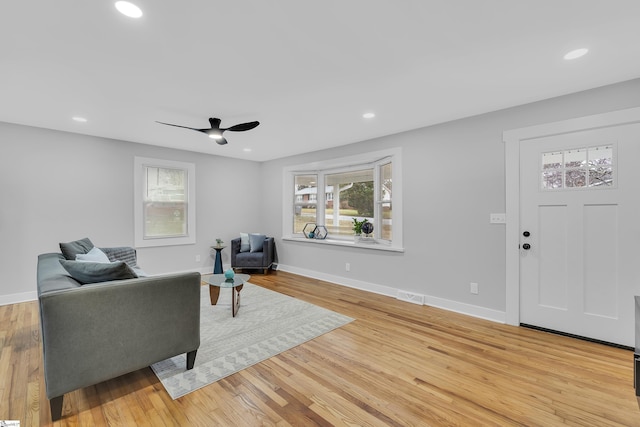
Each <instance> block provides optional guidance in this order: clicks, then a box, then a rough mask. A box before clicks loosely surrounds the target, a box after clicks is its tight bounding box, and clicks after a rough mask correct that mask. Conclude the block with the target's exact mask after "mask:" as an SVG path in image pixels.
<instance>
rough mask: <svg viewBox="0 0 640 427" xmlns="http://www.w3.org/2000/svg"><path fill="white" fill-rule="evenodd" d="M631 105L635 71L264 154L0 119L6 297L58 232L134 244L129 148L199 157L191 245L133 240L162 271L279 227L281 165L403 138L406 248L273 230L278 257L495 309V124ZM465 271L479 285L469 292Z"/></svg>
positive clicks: (500, 251) (637, 84) (500, 232)
mask: <svg viewBox="0 0 640 427" xmlns="http://www.w3.org/2000/svg"><path fill="white" fill-rule="evenodd" d="M434 102H435V101H434ZM637 106H640V79H636V80H632V81H629V82H624V83H620V84H617V85H612V86H608V87H603V88H599V89H594V90H591V91H586V92H581V93H577V94H572V95H567V96H564V97H560V98H555V99H551V100H547V101H542V102H537V103H533V104H528V105H524V106H521V107H516V108H510V109H507V110H503V111H498V112H494V113H489V114H485V115H481V116H476V117H471V118H468V119H463V120H458V121H454V122H450V123H444V124H441V125H437V126H432V127H428V128H424V129H418V130H415V131H411V132H405V133H402V134H398V135H392V136H388V137H384V138H378V139H375V140H370V141H364V142H360V143H357V144H351V145H348V146H344V147H339V148H334V149H329V150H323V151H320V152H315V153H309V154H306V155H300V156H294V157H290V158H285V159H279V160H274V161H270V162H265V163H262V164H260V163H254V162H249V161H241V160H234V159H229V158H222V157H217V156H208V155H204V154H197V153H191V152H186V151H180V150H171V149H165V148H160V147H152V146H147V145H141V144H133V143H129V142H124V141H117V140H110V139H104V138H97V137H89V136H82V135H75V134H69V133H63V132H56V131H50V130H44V129H37V128H30V127H25V126H18V125H10V124H3V123H0V178H2V179H1V182H2V191H1V193H0V242H2V244H1V245H0V271H1V272H2V278H3V280H2V282H0V304H3V303H10V302H16V301H17V300H19V299H20V298H25V299H28V297H31V298H34V297H35V280H36V279H35V275H36V269H35V266H36V259H37V255H38V254H39V253H43V252H51V251H57V250H58V247H57V244H58V242H61V241H70V240H74V239H77V238H82V237H85V236H86V237H90V238H91V239H92V240H93V241H94V243H95V244H97V245H98V246H116V245H133V188H132V183H133V157H134V156H145V157H157V158H165V159H169V160H178V161H187V162H194V163H196V174H197V183H196V184H197V194H198V214H197V234H198V241H197V244H196V245H186V246H180V247H170V248H146V249H139V250H138V257H139V261H140V265H141V266H142V267H143V268H144V269H145V270H147V271H149V272H150V273H163V272H169V271H182V270H193V269H196V270H200V269H211V266H212V264H213V261H212V259H211V258H210V257H209V246H210V245H211V244H212V243H213V242H214V239H215V238H216V237H220V238H222V239H223V240H225V241H226V242H229V241H230V239H231V238H233V237H235V236H237V235H238V233H239V232H240V231H249V232H250V231H263V232H266V233H267V234H268V235H272V236H276V237H279V236H282V234H283V232H282V212H283V210H282V194H281V189H282V169H283V167H285V166H292V165H297V164H303V163H308V162H311V161H320V160H326V159H331V158H336V157H341V156H350V155H356V154H358V153H362V152H364V151H375V150H381V149H385V148H389V147H401V148H402V152H403V165H404V170H403V171H402V173H403V181H404V194H405V198H404V230H405V232H404V234H405V235H404V246H405V252H404V253H390V252H379V251H372V250H366V249H356V248H344V247H337V246H321V247H319V246H313V245H310V244H304V243H295V242H285V241H282V240H281V239H277V241H276V246H277V251H278V256H279V262H280V265H281V266H282V267H283V268H289V269H292V270H295V271H298V272H301V273H305V274H309V275H312V276H316V277H320V278H325V279H329V280H333V281H336V282H339V283H344V284H347V285H351V286H358V287H362V288H365V289H371V290H375V291H379V292H383V293H388V294H394V293H395V291H396V290H397V289H401V290H406V291H411V292H415V293H420V294H424V295H427V296H428V299H427V302H428V303H430V304H432V305H440V306H443V307H446V308H450V309H454V310H459V311H463V312H466V313H469V314H474V315H479V316H484V317H489V318H493V319H496V320H500V319H501V316H503V315H504V310H505V292H506V284H505V247H504V241H505V230H504V226H503V225H493V224H489V213H491V212H504V209H505V193H504V192H505V190H504V179H505V178H504V146H503V143H502V132H503V131H504V130H507V129H514V128H519V127H524V126H530V125H534V124H540V123H547V122H551V121H557V120H563V119H567V118H573V117H581V116H585V115H590V114H596V113H601V112H606V111H613V110H619V109H624V108H630V107H637ZM383 119H384V118H382V117H379V118H377V120H383ZM223 253H224V258H223V262H224V263H225V264H228V263H229V254H228V249H226V250H225V251H224V252H223ZM197 254H200V255H201V258H202V262H201V263H196V262H195V261H194V259H195V255H197ZM345 262H349V263H350V264H351V271H350V272H346V271H345V268H344V266H345ZM472 281H473V282H477V283H479V284H480V293H479V294H478V295H472V294H470V293H469V282H472Z"/></svg>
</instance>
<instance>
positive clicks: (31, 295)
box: [0, 291, 38, 305]
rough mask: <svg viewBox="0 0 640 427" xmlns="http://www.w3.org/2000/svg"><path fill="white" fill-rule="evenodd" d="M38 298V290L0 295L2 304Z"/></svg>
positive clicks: (0, 303)
mask: <svg viewBox="0 0 640 427" xmlns="http://www.w3.org/2000/svg"><path fill="white" fill-rule="evenodd" d="M37 299H38V292H37V291H31V292H21V293H19V294H9V295H0V305H9V304H18V303H21V302H27V301H35V300H37Z"/></svg>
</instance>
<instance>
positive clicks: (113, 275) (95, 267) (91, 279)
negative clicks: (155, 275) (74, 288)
mask: <svg viewBox="0 0 640 427" xmlns="http://www.w3.org/2000/svg"><path fill="white" fill-rule="evenodd" d="M60 264H62V266H63V267H64V268H65V270H67V272H68V273H69V275H71V277H73V278H74V279H76V280H77V281H78V282H80V283H82V284H83V285H86V284H88V283H98V282H110V281H112V280H126V279H135V278H137V277H138V275H137V274H136V273H135V272H134V271H133V270H132V269H131V267H129V266H128V265H127V263H126V262H124V261H116V262H110V263H103V262H83V261H69V260H64V259H63V260H60Z"/></svg>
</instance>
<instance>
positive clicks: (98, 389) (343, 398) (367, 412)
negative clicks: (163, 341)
mask: <svg viewBox="0 0 640 427" xmlns="http://www.w3.org/2000/svg"><path fill="white" fill-rule="evenodd" d="M251 282H252V283H255V284H258V285H261V286H264V287H266V288H269V289H273V290H276V291H279V292H282V293H284V294H288V295H291V296H294V297H296V298H299V299H302V300H305V301H309V302H311V303H314V304H316V305H320V306H323V307H326V308H328V309H331V310H334V311H337V312H340V313H343V314H346V315H348V316H351V317H353V318H355V319H356V320H355V321H354V322H352V323H350V324H348V325H346V326H344V327H342V328H340V329H338V330H335V331H333V332H330V333H328V334H325V335H323V336H321V337H319V338H317V339H314V340H312V341H310V342H308V343H306V344H303V345H300V346H298V347H296V348H294V349H292V350H289V351H286V352H284V353H282V354H280V355H278V356H276V357H273V358H271V359H269V360H267V361H265V362H262V363H260V364H258V365H255V366H253V367H251V368H248V369H246V370H244V371H241V372H239V373H237V374H235V375H232V376H230V377H228V378H226V379H223V380H221V381H218V382H217V383H214V384H212V385H209V386H207V387H205V388H203V389H201V390H198V391H196V392H193V393H191V394H188V395H186V396H184V397H182V398H180V399H177V400H175V401H174V400H171V398H170V397H169V395H168V394H167V393H166V392H165V390H164V388H163V387H162V384H161V383H160V382H159V381H158V379H157V378H156V377H155V375H154V374H153V372H152V371H151V369H150V368H146V369H142V370H140V371H137V372H133V373H131V374H128V375H124V376H121V377H119V378H116V379H113V380H111V381H107V382H104V383H101V384H97V385H95V386H92V387H87V388H85V389H82V390H77V391H74V392H72V393H69V394H67V395H65V397H64V408H63V418H62V420H61V421H59V422H56V423H55V425H60V426H94V425H95V426H106V425H110V426H111V425H114V426H136V425H137V426H146V425H150V426H165V425H166V426H238V427H244V426H262V425H264V426H315V425H318V426H387V425H390V426H412V425H413V426H429V425H432V426H440V425H463V426H468V425H473V426H476V425H490V426H510V425H526V426H536V425H539V426H553V425H563V424H567V425H574V426H575V425H580V426H610V425H611V426H617V425H619V426H634V425H635V426H639V425H640V410H639V409H638V403H637V401H636V399H635V395H634V389H633V379H632V377H633V368H632V359H633V357H632V352H631V351H628V350H622V349H617V348H611V347H606V346H602V345H599V344H593V343H588V342H584V341H579V340H575V339H572V338H567V337H560V336H555V335H551V334H547V333H544V332H538V331H533V330H529V329H524V328H518V327H512V326H505V325H501V324H496V323H493V322H489V321H483V320H479V319H475V318H472V317H467V316H463V315H459V314H455V313H451V312H447V311H443V310H439V309H435V308H431V307H427V306H418V305H414V304H410V303H405V302H401V301H397V300H395V299H393V298H389V297H383V296H380V295H376V294H371V293H367V292H362V291H357V290H353V289H349V288H344V287H341V286H337V285H333V284H329V283H325V282H321V281H317V280H312V279H308V278H304V277H300V276H295V275H292V274H287V273H284V272H277V273H274V272H272V273H270V274H268V275H266V276H263V275H253V276H252V280H251ZM239 315H242V309H240V313H239ZM39 336H40V331H39V326H38V308H37V304H36V302H28V303H22V304H14V305H8V306H2V307H0V343H1V344H2V353H1V354H0V419H17V420H21V421H22V426H36V425H49V424H50V423H49V422H48V420H49V419H50V414H49V405H48V401H47V399H46V397H45V395H44V383H43V377H42V349H41V346H40V339H39Z"/></svg>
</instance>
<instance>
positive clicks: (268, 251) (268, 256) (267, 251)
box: [262, 237, 275, 267]
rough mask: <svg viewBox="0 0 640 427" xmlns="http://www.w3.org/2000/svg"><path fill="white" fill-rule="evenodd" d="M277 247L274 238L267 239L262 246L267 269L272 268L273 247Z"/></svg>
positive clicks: (264, 263)
mask: <svg viewBox="0 0 640 427" xmlns="http://www.w3.org/2000/svg"><path fill="white" fill-rule="evenodd" d="M274 246H275V243H274V239H273V237H267V238H266V239H264V243H263V244H262V254H263V255H262V256H263V258H262V259H263V260H264V262H263V265H264V266H266V267H270V266H271V264H272V263H273V251H274V249H273V247H274Z"/></svg>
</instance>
